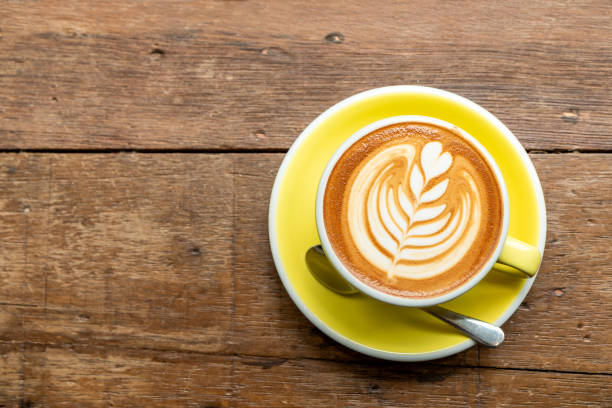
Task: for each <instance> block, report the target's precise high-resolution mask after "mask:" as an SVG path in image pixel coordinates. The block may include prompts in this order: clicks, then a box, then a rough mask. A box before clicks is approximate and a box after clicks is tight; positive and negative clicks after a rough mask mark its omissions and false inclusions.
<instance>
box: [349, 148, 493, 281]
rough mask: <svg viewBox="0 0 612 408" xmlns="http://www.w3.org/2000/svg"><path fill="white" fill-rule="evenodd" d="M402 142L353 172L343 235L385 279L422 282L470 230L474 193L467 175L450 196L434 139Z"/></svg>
mask: <svg viewBox="0 0 612 408" xmlns="http://www.w3.org/2000/svg"><path fill="white" fill-rule="evenodd" d="M415 152H416V147H415V146H413V145H412V144H410V143H405V144H399V145H393V146H390V147H387V148H384V149H382V150H381V151H379V152H377V153H376V154H375V155H374V156H373V157H372V158H371V159H370V160H369V161H368V162H367V163H366V164H365V166H363V167H362V168H361V170H360V171H359V172H358V173H357V175H356V179H355V181H354V186H355V187H354V188H353V190H351V192H350V193H349V199H348V217H349V219H350V220H352V222H351V223H349V228H350V232H351V235H352V236H353V237H354V240H355V245H356V246H357V248H358V250H359V251H360V252H361V253H362V255H363V256H364V257H365V258H366V259H367V260H368V261H369V262H371V263H372V264H373V265H375V266H376V267H378V268H380V269H381V270H384V271H386V273H387V277H388V278H393V277H395V276H400V277H403V278H411V279H425V278H431V277H432V276H435V275H438V274H440V273H443V272H445V271H446V270H448V269H449V268H450V267H452V266H453V265H454V264H455V263H457V261H458V260H460V259H461V258H462V257H463V255H465V252H467V251H468V250H469V249H470V247H471V245H472V243H473V241H474V239H475V237H476V234H477V232H478V226H479V222H480V217H481V216H480V212H481V209H480V197H479V194H478V190H477V189H476V186H475V183H474V181H473V179H472V177H471V176H470V174H469V173H468V172H467V171H465V170H462V175H463V177H464V182H463V183H461V186H458V188H456V189H455V193H454V195H453V196H452V197H451V196H450V195H449V194H447V193H448V191H449V188H448V187H449V182H450V180H449V178H448V177H444V175H445V174H446V173H447V172H448V170H449V169H450V167H451V166H452V163H453V157H452V155H451V154H450V153H449V152H443V151H442V144H441V143H440V142H429V143H427V144H425V145H424V146H423V147H422V149H420V152H418V153H415Z"/></svg>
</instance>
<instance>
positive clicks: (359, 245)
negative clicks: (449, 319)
mask: <svg viewBox="0 0 612 408" xmlns="http://www.w3.org/2000/svg"><path fill="white" fill-rule="evenodd" d="M509 216H510V210H509V202H508V190H507V188H506V184H505V182H504V178H503V175H502V173H501V171H500V170H499V167H498V165H497V164H496V162H495V160H494V158H493V157H492V155H491V154H490V153H489V152H488V151H487V150H486V149H485V148H484V147H483V146H482V145H481V144H480V143H479V142H478V141H477V140H476V139H475V138H474V137H472V136H471V135H470V134H468V133H467V132H465V131H464V130H462V129H460V128H459V127H457V126H454V125H453V124H451V123H448V122H445V121H443V120H440V119H437V118H432V117H427V116H395V117H390V118H386V119H382V120H379V121H377V122H374V123H372V124H369V125H367V126H365V127H364V128H362V129H360V130H359V131H357V132H355V133H354V134H353V135H352V136H351V137H350V138H348V139H347V140H346V141H345V142H344V143H343V144H342V145H341V146H340V147H339V148H338V149H337V150H336V152H335V153H334V155H333V156H332V157H331V159H330V160H329V162H328V164H327V166H326V167H325V170H324V172H323V175H322V177H321V180H320V183H319V187H318V191H317V198H316V222H317V230H318V234H319V237H320V240H321V244H322V246H323V249H324V251H325V253H326V255H327V257H328V258H329V260H330V262H331V263H332V265H333V266H334V267H335V269H337V270H338V272H339V273H340V274H341V275H342V276H343V277H344V278H345V279H346V280H347V281H348V282H349V283H351V284H352V285H353V286H354V287H356V288H357V289H359V290H360V291H361V292H363V293H365V294H367V295H369V296H371V297H373V298H375V299H378V300H381V301H383V302H387V303H391V304H396V305H400V306H409V307H425V306H431V305H435V304H439V303H444V302H446V301H449V300H451V299H454V298H456V297H458V296H460V295H462V294H463V293H465V292H467V291H468V290H470V289H471V288H472V287H474V286H475V285H476V284H478V282H480V281H481V280H482V279H483V278H484V277H485V276H486V275H487V274H488V273H489V271H490V270H491V269H492V268H493V266H494V265H495V264H496V263H499V264H503V265H507V266H509V267H511V268H514V269H516V270H518V271H520V272H522V273H523V274H524V275H525V276H527V277H531V276H533V275H534V274H535V273H536V272H537V270H538V267H539V265H540V261H541V255H540V253H539V251H538V249H537V248H535V247H533V246H531V245H529V244H526V243H524V242H522V241H520V240H518V239H516V238H514V237H511V236H509V235H508V224H509Z"/></svg>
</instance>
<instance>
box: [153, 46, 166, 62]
mask: <svg viewBox="0 0 612 408" xmlns="http://www.w3.org/2000/svg"><path fill="white" fill-rule="evenodd" d="M165 55H166V51H164V50H162V49H161V48H158V47H154V48H153V49H152V50H151V51H149V58H150V59H151V60H159V59H160V58H163V57H164V56H165Z"/></svg>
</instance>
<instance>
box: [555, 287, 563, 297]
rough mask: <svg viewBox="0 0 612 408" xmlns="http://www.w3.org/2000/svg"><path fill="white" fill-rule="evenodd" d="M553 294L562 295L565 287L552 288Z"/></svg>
mask: <svg viewBox="0 0 612 408" xmlns="http://www.w3.org/2000/svg"><path fill="white" fill-rule="evenodd" d="M553 294H554V295H555V296H556V297H561V296H563V295H564V294H565V289H563V288H557V289H555V290H553Z"/></svg>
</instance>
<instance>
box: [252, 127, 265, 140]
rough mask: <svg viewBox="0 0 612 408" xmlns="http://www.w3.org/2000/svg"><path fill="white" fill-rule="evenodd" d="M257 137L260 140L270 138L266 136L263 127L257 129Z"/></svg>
mask: <svg viewBox="0 0 612 408" xmlns="http://www.w3.org/2000/svg"><path fill="white" fill-rule="evenodd" d="M255 137H256V138H257V139H258V140H265V139H267V138H268V136H266V132H265V131H264V130H263V129H259V130H256V131H255Z"/></svg>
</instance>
